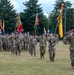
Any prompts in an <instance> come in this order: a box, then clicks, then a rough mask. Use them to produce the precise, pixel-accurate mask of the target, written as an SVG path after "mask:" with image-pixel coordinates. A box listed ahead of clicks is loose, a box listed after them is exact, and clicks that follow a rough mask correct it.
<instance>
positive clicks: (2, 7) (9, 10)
mask: <svg viewBox="0 0 74 75" xmlns="http://www.w3.org/2000/svg"><path fill="white" fill-rule="evenodd" d="M15 12H16V11H15V10H14V6H13V5H12V4H11V2H10V0H0V19H1V20H4V23H5V32H11V31H14V29H15V16H16V13H15Z"/></svg>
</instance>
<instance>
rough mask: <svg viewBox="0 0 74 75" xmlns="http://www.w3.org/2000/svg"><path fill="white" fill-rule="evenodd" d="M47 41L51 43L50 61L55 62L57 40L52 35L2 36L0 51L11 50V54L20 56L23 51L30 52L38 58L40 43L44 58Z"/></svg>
mask: <svg viewBox="0 0 74 75" xmlns="http://www.w3.org/2000/svg"><path fill="white" fill-rule="evenodd" d="M47 41H48V42H49V57H50V61H54V57H55V45H56V38H55V37H54V36H53V35H52V34H50V35H46V34H42V35H40V36H33V35H30V34H29V32H28V33H25V34H22V33H20V34H18V33H16V34H14V33H12V34H11V35H0V50H4V51H7V50H10V51H11V53H15V54H16V55H17V54H18V55H20V53H21V50H25V51H29V53H30V54H31V56H33V55H34V56H36V45H37V43H38V42H39V47H40V57H41V58H44V55H45V52H46V46H47Z"/></svg>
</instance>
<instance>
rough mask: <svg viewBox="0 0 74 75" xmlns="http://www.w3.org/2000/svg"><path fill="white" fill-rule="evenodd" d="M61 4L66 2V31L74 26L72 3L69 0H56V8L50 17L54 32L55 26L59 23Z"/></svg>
mask: <svg viewBox="0 0 74 75" xmlns="http://www.w3.org/2000/svg"><path fill="white" fill-rule="evenodd" d="M61 4H64V9H63V27H64V25H65V15H66V31H69V30H70V29H71V28H72V27H73V26H74V9H73V8H72V7H71V6H72V4H71V3H70V2H69V1H66V2H64V0H56V2H55V4H54V9H53V11H52V12H51V15H50V17H49V18H50V26H51V28H52V29H53V31H54V32H55V28H56V25H57V17H58V15H59V9H60V6H61ZM65 11H66V14H65ZM72 15H73V16H72ZM63 29H64V28H63ZM57 33H58V29H57Z"/></svg>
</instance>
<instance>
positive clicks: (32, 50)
mask: <svg viewBox="0 0 74 75" xmlns="http://www.w3.org/2000/svg"><path fill="white" fill-rule="evenodd" d="M36 44H37V40H36V38H34V36H32V38H31V50H30V54H31V56H33V54H34V56H36Z"/></svg>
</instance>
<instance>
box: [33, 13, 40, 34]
mask: <svg viewBox="0 0 74 75" xmlns="http://www.w3.org/2000/svg"><path fill="white" fill-rule="evenodd" d="M38 25H39V17H38V13H37V14H36V18H35V24H34V30H33V33H34V34H35V35H36V34H38Z"/></svg>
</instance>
